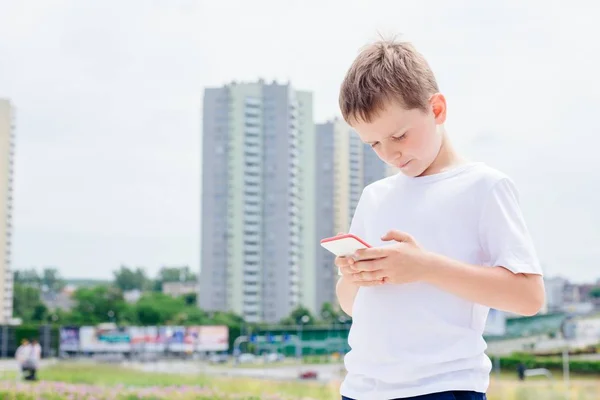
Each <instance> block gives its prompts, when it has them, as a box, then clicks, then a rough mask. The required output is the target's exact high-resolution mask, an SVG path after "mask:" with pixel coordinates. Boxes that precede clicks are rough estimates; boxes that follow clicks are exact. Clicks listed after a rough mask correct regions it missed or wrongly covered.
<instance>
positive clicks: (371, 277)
mask: <svg viewBox="0 0 600 400" xmlns="http://www.w3.org/2000/svg"><path fill="white" fill-rule="evenodd" d="M385 275H386V274H385V272H384V271H383V270H381V269H380V270H377V271H361V272H356V273H354V274H352V279H353V281H354V282H361V281H362V282H364V281H366V282H369V281H380V280H382V279H383V278H385Z"/></svg>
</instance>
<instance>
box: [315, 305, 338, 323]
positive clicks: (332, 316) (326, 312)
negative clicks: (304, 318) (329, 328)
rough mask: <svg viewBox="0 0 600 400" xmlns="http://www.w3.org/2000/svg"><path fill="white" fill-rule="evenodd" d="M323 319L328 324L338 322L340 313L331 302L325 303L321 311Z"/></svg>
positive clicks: (320, 314)
mask: <svg viewBox="0 0 600 400" xmlns="http://www.w3.org/2000/svg"><path fill="white" fill-rule="evenodd" d="M319 316H320V317H321V320H322V321H323V322H324V323H326V324H335V323H337V322H338V318H339V317H340V314H339V313H338V312H337V311H336V310H335V309H334V308H333V305H332V304H331V303H328V302H326V303H323V305H322V306H321V312H320V313H319Z"/></svg>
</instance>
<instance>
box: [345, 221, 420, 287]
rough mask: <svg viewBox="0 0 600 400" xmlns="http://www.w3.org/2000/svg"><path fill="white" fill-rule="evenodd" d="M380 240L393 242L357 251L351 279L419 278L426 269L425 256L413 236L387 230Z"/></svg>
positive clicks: (392, 280)
mask: <svg viewBox="0 0 600 400" xmlns="http://www.w3.org/2000/svg"><path fill="white" fill-rule="evenodd" d="M381 239H382V240H383V241H396V242H397V243H396V244H394V245H391V246H385V247H374V248H370V249H363V250H358V251H357V252H356V253H355V255H354V260H356V261H354V262H353V264H352V265H351V268H352V274H351V275H352V276H351V278H350V279H351V280H352V282H355V283H356V284H358V285H360V284H361V283H362V282H373V281H383V282H384V283H396V284H400V283H409V282H416V281H420V280H422V279H423V278H424V276H425V273H426V272H427V267H426V265H427V255H428V253H427V252H425V251H424V250H423V249H422V248H421V247H420V246H419V245H418V244H417V242H416V241H415V240H414V239H413V238H412V236H410V235H408V234H406V233H403V232H399V231H390V232H388V233H386V234H385V235H384V236H383V237H382V238H381Z"/></svg>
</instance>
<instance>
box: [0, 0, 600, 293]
mask: <svg viewBox="0 0 600 400" xmlns="http://www.w3.org/2000/svg"><path fill="white" fill-rule="evenodd" d="M566 4H567V3H566V2H560V1H544V2H542V1H533V0H532V1H514V0H511V1H500V0H495V1H485V2H482V1H476V0H471V1H468V0H463V1H456V0H455V1H452V2H449V1H444V0H439V1H418V2H417V1H410V2H409V1H392V0H389V1H366V0H365V1H349V0H346V1H342V0H320V1H280V0H262V1H259V0H255V1H243V0H241V1H232V0H213V1H201V0H196V1H194V0H153V1H149V0H145V1H143V0H136V1H133V0H130V1H113V0H110V1H108V0H103V1H94V2H92V1H81V0H53V1H49V0H38V1H33V0H32V1H24V0H0V97H8V98H10V99H11V100H12V101H13V103H14V104H15V105H16V107H17V132H16V134H17V147H16V160H15V196H14V198H15V204H14V226H15V235H14V247H13V253H14V262H13V265H14V267H15V268H25V267H31V266H37V267H41V266H45V265H53V266H57V267H59V268H60V270H61V272H62V273H63V275H65V276H69V277H75V276H77V277H108V276H110V275H111V271H112V270H113V269H116V268H118V266H119V265H120V264H122V263H124V264H127V265H131V266H145V267H146V268H147V270H148V271H149V272H150V273H153V272H155V271H156V270H157V269H158V268H159V267H160V266H161V265H181V264H189V265H190V266H191V267H192V268H194V269H197V268H198V263H199V262H198V258H199V257H198V256H199V196H200V193H199V185H200V167H199V165H200V134H201V106H202V104H201V101H202V91H203V88H204V87H206V86H220V85H222V84H224V83H227V82H230V81H231V80H238V81H241V80H245V81H251V80H256V79H258V78H260V77H262V78H264V79H266V80H269V81H270V80H272V79H277V80H278V81H280V82H285V81H287V80H288V79H289V80H290V81H291V82H292V84H293V85H294V86H295V87H297V88H298V89H304V90H311V91H313V92H314V96H315V115H316V118H317V122H321V121H323V120H325V119H328V118H331V117H333V116H335V115H337V114H338V107H337V94H338V87H339V84H340V82H341V80H342V79H343V76H344V73H345V71H346V69H347V68H348V66H349V64H350V62H351V61H352V59H353V58H354V56H355V55H356V54H357V52H358V50H359V48H360V47H361V46H363V45H365V44H367V43H368V42H369V41H371V40H373V39H376V38H377V35H378V32H381V33H383V34H404V37H406V38H408V39H410V40H413V41H414V42H415V44H416V45H417V47H418V48H419V49H420V50H421V51H422V52H423V53H424V54H425V55H426V57H427V58H428V59H429V61H430V63H431V65H432V67H433V69H434V71H435V72H436V74H437V77H438V80H439V82H440V85H441V88H442V91H443V92H444V93H445V94H446V96H447V98H448V102H449V122H448V129H449V131H450V134H451V136H452V137H453V139H454V140H455V142H456V143H457V145H458V147H459V148H460V149H462V150H463V151H464V152H466V153H467V154H468V155H469V156H471V157H472V158H476V159H480V160H484V161H486V162H488V163H489V164H491V165H492V166H494V167H497V168H499V169H501V170H503V171H505V172H506V173H508V174H510V175H511V176H512V177H513V179H514V180H515V181H516V182H517V184H518V186H519V188H520V190H521V195H522V196H521V199H522V204H523V209H524V213H525V216H526V218H527V220H528V222H529V226H530V228H531V231H532V234H533V236H534V240H535V243H536V244H537V247H538V252H539V255H540V258H541V260H542V262H543V263H544V266H545V269H546V272H547V273H548V274H551V275H553V274H561V275H565V276H567V277H570V278H572V279H574V280H576V281H583V280H592V279H594V280H595V279H596V278H599V277H600V273H599V272H598V271H599V270H600V269H599V268H598V264H599V263H600V246H598V241H599V239H600V211H599V208H598V206H599V204H600V160H599V159H598V158H595V157H594V156H595V154H596V152H597V148H598V146H599V145H600V135H599V134H600V128H599V127H598V126H599V125H598V122H597V119H596V118H595V116H596V115H597V110H598V107H599V106H600V78H598V72H599V71H600V44H599V43H598V41H597V40H596V38H598V37H600V26H599V25H598V24H597V21H598V20H599V17H600V6H598V5H593V2H587V1H583V0H581V1H574V2H571V3H569V6H567V5H566Z"/></svg>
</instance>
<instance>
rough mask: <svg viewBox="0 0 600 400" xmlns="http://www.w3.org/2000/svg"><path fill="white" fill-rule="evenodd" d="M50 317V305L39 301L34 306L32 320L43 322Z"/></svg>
mask: <svg viewBox="0 0 600 400" xmlns="http://www.w3.org/2000/svg"><path fill="white" fill-rule="evenodd" d="M47 317H48V307H46V306H45V305H44V304H42V303H38V304H36V305H35V307H33V312H32V313H31V320H32V321H35V322H43V321H46V320H47Z"/></svg>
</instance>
